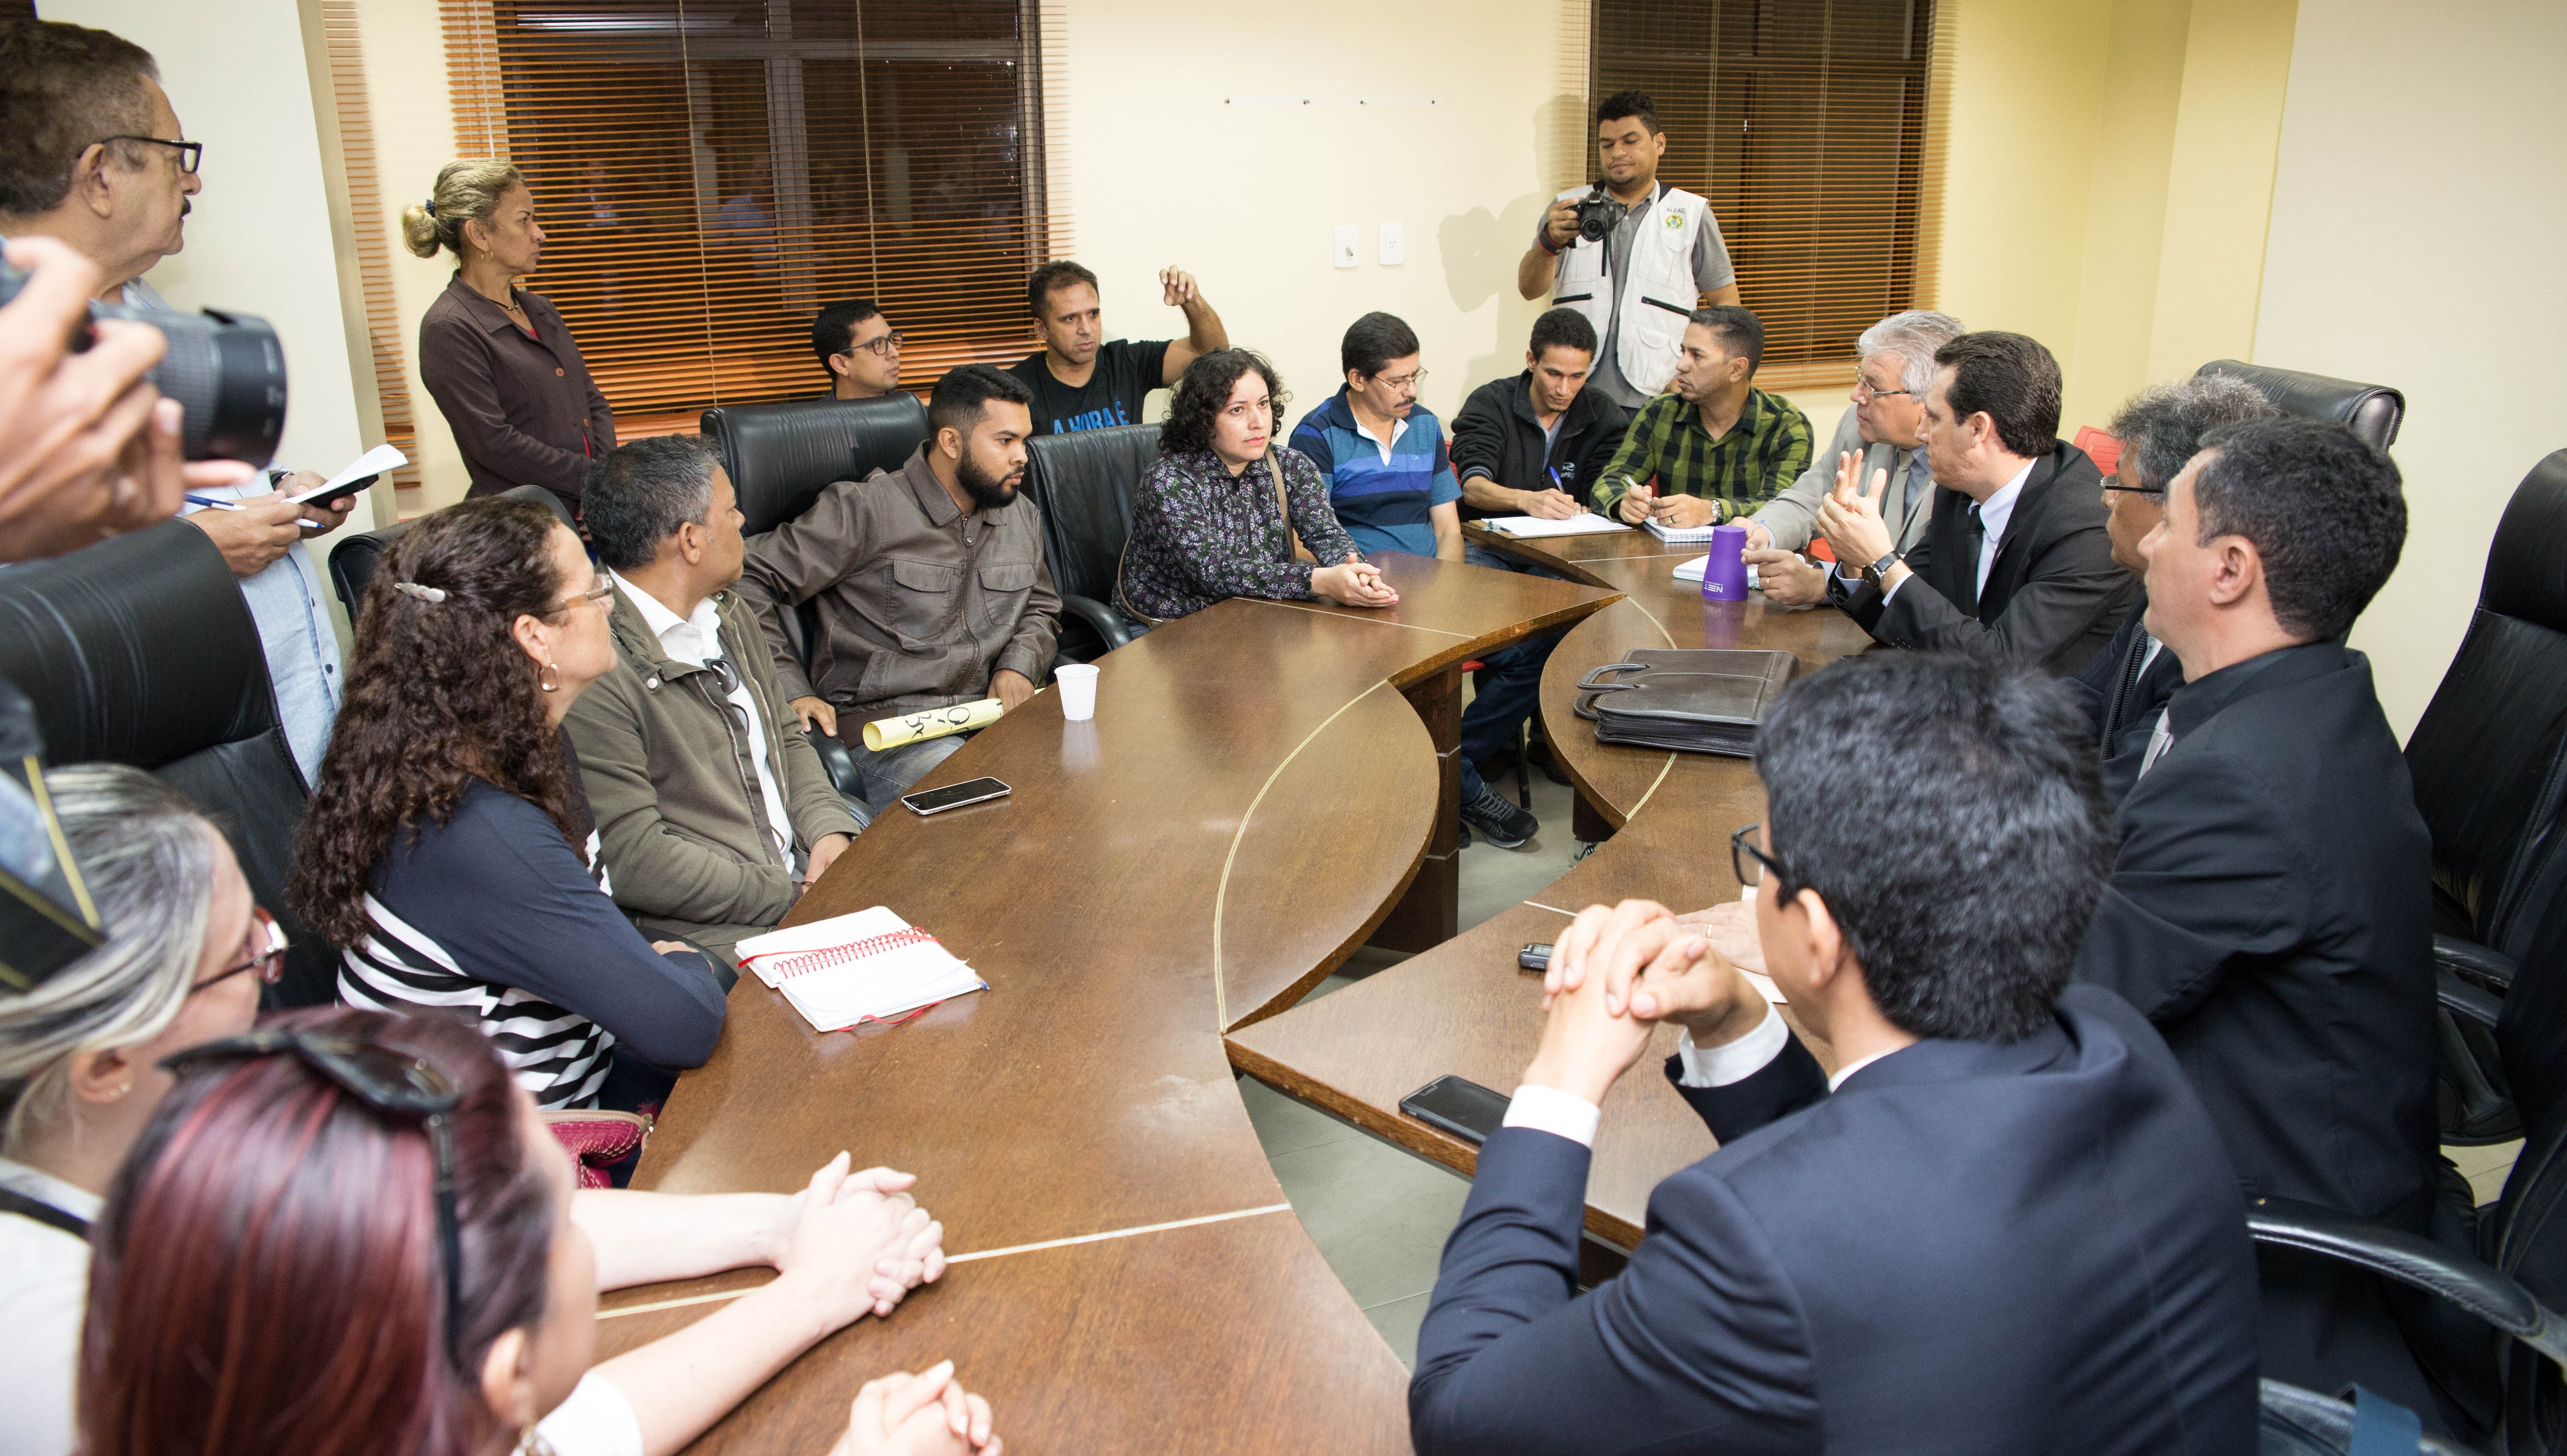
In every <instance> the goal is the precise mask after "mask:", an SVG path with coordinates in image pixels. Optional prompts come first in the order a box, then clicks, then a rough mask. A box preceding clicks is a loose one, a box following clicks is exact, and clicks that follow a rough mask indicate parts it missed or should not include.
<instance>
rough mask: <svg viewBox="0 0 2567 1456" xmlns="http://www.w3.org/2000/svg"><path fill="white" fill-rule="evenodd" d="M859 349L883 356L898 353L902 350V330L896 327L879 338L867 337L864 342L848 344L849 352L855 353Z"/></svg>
mask: <svg viewBox="0 0 2567 1456" xmlns="http://www.w3.org/2000/svg"><path fill="white" fill-rule="evenodd" d="M859 349H862V350H864V351H865V352H866V353H868V354H872V355H875V356H877V357H883V358H887V357H889V356H891V355H894V354H898V353H899V352H900V331H899V330H898V329H894V330H892V331H891V332H890V333H888V334H885V335H883V336H882V337H881V338H879V339H867V340H866V341H865V342H863V343H862V344H850V345H848V346H847V352H848V353H849V354H853V353H855V352H856V351H857V350H859Z"/></svg>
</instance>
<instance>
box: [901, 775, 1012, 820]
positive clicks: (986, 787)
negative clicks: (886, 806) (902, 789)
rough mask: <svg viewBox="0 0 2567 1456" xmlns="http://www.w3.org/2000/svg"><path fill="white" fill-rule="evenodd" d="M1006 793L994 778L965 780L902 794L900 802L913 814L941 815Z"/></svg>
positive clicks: (1003, 787)
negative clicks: (949, 810)
mask: <svg viewBox="0 0 2567 1456" xmlns="http://www.w3.org/2000/svg"><path fill="white" fill-rule="evenodd" d="M1008 792H1009V790H1008V788H1007V786H1006V785H1005V784H1003V783H1000V782H999V781H998V780H997V779H995V778H967V779H965V780H963V781H962V782H961V783H949V784H947V785H945V786H944V787H943V788H931V789H929V790H927V791H926V792H924V793H905V794H902V795H901V796H900V801H901V802H902V803H904V804H906V805H908V806H909V808H910V809H911V811H912V812H915V813H920V814H941V813H944V812H945V811H946V810H947V809H959V808H961V807H963V806H964V805H965V804H984V803H988V802H989V801H990V800H992V799H1000V798H1005V797H1006V796H1007V794H1008Z"/></svg>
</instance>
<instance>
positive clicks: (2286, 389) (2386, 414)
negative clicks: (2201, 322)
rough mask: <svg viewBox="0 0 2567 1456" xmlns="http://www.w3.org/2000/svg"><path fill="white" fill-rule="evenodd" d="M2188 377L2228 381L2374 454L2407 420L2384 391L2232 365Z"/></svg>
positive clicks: (2396, 396) (2402, 404)
mask: <svg viewBox="0 0 2567 1456" xmlns="http://www.w3.org/2000/svg"><path fill="white" fill-rule="evenodd" d="M2193 373H2194V374H2195V375H2196V376H2198V375H2205V374H2225V375H2234V376H2235V377H2237V378H2238V379H2242V380H2244V381H2246V382H2247V383H2248V384H2250V385H2253V386H2254V387H2255V388H2257V389H2259V390H2261V391H2263V392H2264V398H2265V399H2268V400H2270V401H2272V402H2273V404H2274V406H2275V407H2276V408H2278V409H2279V410H2280V411H2281V412H2282V413H2283V414H2285V415H2299V416H2303V417H2305V418H2307V419H2310V420H2332V421H2334V422H2335V423H2337V424H2338V425H2343V426H2348V427H2350V428H2351V429H2352V431H2353V433H2354V434H2356V435H2359V436H2361V437H2363V438H2364V439H2366V440H2369V441H2370V442H2371V445H2372V447H2373V448H2374V449H2384V450H2385V449H2387V448H2389V447H2390V446H2391V445H2393V444H2396V443H2397V442H2398V427H2399V425H2400V424H2401V423H2403V422H2404V421H2405V420H2406V418H2407V397H2406V396H2405V395H2402V394H2400V393H2398V392H2397V391H2396V390H2393V389H2391V388H2389V387H2388V386H2386V385H2361V384H2355V383H2354V382H2353V381H2351V380H2343V379H2329V378H2327V377H2326V376H2325V375H2322V374H2302V373H2300V372H2299V371H2298V370H2296V369H2273V368H2270V367H2268V366H2265V365H2261V364H2247V363H2245V362H2243V361H2241V360H2235V359H2214V360H2212V361H2210V362H2209V363H2208V364H2205V365H2203V366H2202V367H2201V368H2199V369H2196V370H2194V371H2193Z"/></svg>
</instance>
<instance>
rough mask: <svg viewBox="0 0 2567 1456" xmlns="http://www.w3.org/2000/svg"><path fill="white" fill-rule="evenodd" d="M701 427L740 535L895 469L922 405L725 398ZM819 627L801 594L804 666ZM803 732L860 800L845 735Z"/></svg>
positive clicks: (793, 621)
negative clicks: (835, 489)
mask: <svg viewBox="0 0 2567 1456" xmlns="http://www.w3.org/2000/svg"><path fill="white" fill-rule="evenodd" d="M703 428H704V433H705V437H706V438H707V439H710V440H713V442H714V443H715V444H716V445H717V446H718V447H719V448H720V450H721V459H722V471H723V473H725V474H727V475H729V476H730V484H731V489H732V491H733V492H735V493H736V494H737V495H738V497H739V512H740V514H741V515H743V516H746V517H747V520H746V521H745V522H743V523H742V524H741V526H740V532H741V534H743V535H748V536H759V535H763V534H765V533H766V532H768V531H771V530H773V529H775V528H776V527H777V526H779V525H782V524H783V523H784V522H786V521H789V520H791V519H793V518H794V517H795V516H798V515H800V514H801V513H802V512H804V511H806V510H809V509H810V508H811V502H812V501H814V500H817V499H819V498H820V492H821V491H823V490H826V489H828V488H829V487H830V486H831V485H833V484H835V483H837V482H838V481H840V480H862V479H864V478H865V477H866V476H868V475H871V474H872V473H873V472H874V471H876V470H896V469H898V468H900V465H901V462H902V461H904V460H906V459H908V458H909V456H910V452H911V451H913V450H915V449H917V448H918V446H919V443H920V441H922V440H924V439H926V438H927V407H926V406H925V405H922V404H920V403H919V402H918V396H916V395H913V394H911V393H909V392H908V391H907V390H894V391H893V392H892V393H890V394H888V395H885V396H883V397H882V398H881V399H879V400H797V401H794V402H792V403H790V404H783V405H724V406H715V407H714V408H713V409H711V410H707V411H706V412H705V416H704V426H703ZM819 633H820V619H819V609H818V607H817V605H816V604H815V603H811V602H804V603H802V604H801V605H800V606H798V607H796V608H795V609H794V610H793V612H792V614H791V615H790V616H788V617H787V618H786V619H785V621H784V637H785V643H786V645H787V646H788V647H790V648H791V649H792V652H793V655H794V657H795V658H796V659H798V660H799V661H800V662H801V665H802V670H803V672H805V673H806V674H807V673H808V672H809V671H810V670H811V644H812V642H813V641H814V640H815V639H816V638H817V637H818V636H819ZM840 727H842V728H846V727H849V726H848V725H843V724H842V725H840ZM806 735H807V736H808V737H809V738H810V739H811V746H812V748H813V749H814V750H815V751H817V752H818V753H819V755H820V763H821V766H823V767H825V768H827V769H828V770H829V781H830V782H832V783H834V784H836V785H837V786H838V793H839V795H840V796H841V797H843V798H846V799H848V800H850V801H851V802H854V803H858V804H861V803H862V802H863V801H864V786H863V784H862V783H861V782H860V781H859V780H858V779H857V777H856V763H855V759H854V758H853V757H852V756H851V755H850V754H849V753H848V752H847V747H846V744H844V743H842V742H840V741H839V740H838V739H836V738H833V737H831V736H830V735H829V734H827V733H824V732H821V731H820V730H819V729H817V728H812V729H809V730H808V732H807V734H806ZM860 817H861V811H860Z"/></svg>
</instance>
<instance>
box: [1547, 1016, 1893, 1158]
mask: <svg viewBox="0 0 2567 1456" xmlns="http://www.w3.org/2000/svg"><path fill="white" fill-rule="evenodd" d="M1791 1041H1792V1028H1791V1027H1790V1026H1789V1025H1788V1024H1786V1023H1785V1022H1784V1020H1783V1014H1782V1013H1781V1012H1778V1011H1776V1010H1775V1009H1774V1008H1773V1007H1772V1006H1770V1005H1769V1006H1767V1007H1766V1008H1765V1019H1763V1020H1761V1021H1759V1022H1757V1023H1756V1029H1755V1030H1753V1031H1750V1032H1748V1033H1747V1034H1746V1035H1744V1036H1741V1037H1739V1038H1738V1039H1737V1040H1735V1041H1729V1042H1724V1043H1723V1044H1721V1045H1718V1046H1709V1047H1698V1046H1696V1045H1694V1044H1693V1033H1692V1032H1690V1031H1685V1030H1681V1029H1680V1030H1678V1031H1677V1032H1676V1056H1677V1058H1678V1059H1679V1060H1680V1061H1681V1062H1682V1064H1683V1070H1682V1071H1680V1072H1678V1073H1677V1075H1676V1084H1677V1085H1678V1086H1685V1087H1725V1086H1728V1085H1729V1084H1730V1083H1732V1082H1743V1081H1745V1080H1747V1079H1748V1078H1749V1077H1752V1076H1754V1075H1756V1073H1758V1072H1760V1071H1763V1070H1764V1069H1765V1068H1766V1067H1767V1066H1768V1065H1770V1064H1771V1063H1772V1062H1773V1060H1774V1058H1775V1057H1778V1056H1780V1055H1782V1054H1783V1048H1784V1047H1786V1046H1788V1045H1790V1044H1791ZM1903 1049H1904V1048H1901V1047H1892V1048H1890V1049H1889V1050H1888V1051H1875V1052H1873V1053H1872V1054H1871V1055H1869V1056H1865V1057H1860V1058H1857V1059H1856V1060H1854V1061H1850V1062H1847V1063H1846V1064H1845V1065H1843V1066H1841V1067H1838V1068H1837V1070H1836V1075H1834V1076H1832V1077H1829V1078H1828V1090H1829V1091H1831V1092H1833V1091H1835V1090H1836V1089H1837V1088H1839V1087H1842V1086H1844V1085H1845V1083H1846V1078H1848V1077H1850V1076H1853V1075H1854V1073H1855V1072H1858V1071H1860V1070H1862V1069H1863V1068H1864V1067H1866V1066H1869V1065H1871V1064H1872V1063H1873V1062H1875V1061H1878V1060H1880V1059H1881V1058H1882V1057H1884V1056H1890V1055H1894V1054H1895V1053H1896V1052H1898V1051H1900V1050H1903ZM1603 1115H1604V1114H1603V1109H1601V1108H1599V1107H1597V1106H1596V1105H1595V1104H1594V1103H1592V1102H1589V1101H1587V1100H1586V1099H1585V1098H1584V1097H1581V1096H1578V1095H1577V1094H1576V1093H1575V1092H1564V1091H1562V1090H1561V1089H1560V1088H1558V1087H1544V1086H1537V1085H1535V1084H1534V1083H1532V1082H1527V1083H1525V1084H1524V1085H1522V1086H1520V1087H1518V1088H1516V1094H1515V1097H1514V1098H1513V1100H1511V1101H1509V1102H1508V1103H1507V1115H1506V1121H1505V1124H1504V1125H1506V1126H1508V1127H1530V1128H1532V1129H1534V1130H1535V1131H1536V1132H1548V1133H1551V1134H1553V1135H1555V1136H1558V1137H1565V1138H1567V1139H1569V1141H1570V1142H1573V1143H1577V1144H1579V1145H1581V1146H1584V1147H1593V1146H1594V1145H1595V1124H1596V1122H1597V1120H1598V1119H1600V1118H1601V1117H1602V1116H1603Z"/></svg>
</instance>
